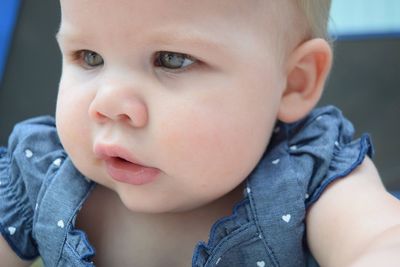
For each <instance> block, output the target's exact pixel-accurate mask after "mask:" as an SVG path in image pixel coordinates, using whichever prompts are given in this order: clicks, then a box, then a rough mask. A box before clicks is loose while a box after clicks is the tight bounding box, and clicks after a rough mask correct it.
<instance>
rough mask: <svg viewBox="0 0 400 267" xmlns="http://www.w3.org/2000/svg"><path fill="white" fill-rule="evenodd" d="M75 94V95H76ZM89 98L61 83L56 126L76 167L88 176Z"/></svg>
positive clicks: (89, 149)
mask: <svg viewBox="0 0 400 267" xmlns="http://www.w3.org/2000/svg"><path fill="white" fill-rule="evenodd" d="M74 92H75V93H74ZM87 103H88V97H84V96H80V95H77V94H76V90H74V89H73V87H70V86H68V85H67V84H64V83H63V82H61V83H60V87H59V93H58V98H57V109H56V125H57V131H58V134H59V137H60V140H61V143H62V145H63V147H64V149H65V150H66V152H67V153H68V155H69V156H70V158H71V160H72V161H73V162H74V164H75V165H76V167H77V168H78V169H79V170H80V171H81V172H83V173H84V174H85V175H87V171H85V170H86V169H87V165H89V164H88V163H87V162H86V161H87V160H85V159H89V158H90V157H88V155H89V151H91V143H90V135H91V130H90V125H89V119H88V115H87V108H88V104H87Z"/></svg>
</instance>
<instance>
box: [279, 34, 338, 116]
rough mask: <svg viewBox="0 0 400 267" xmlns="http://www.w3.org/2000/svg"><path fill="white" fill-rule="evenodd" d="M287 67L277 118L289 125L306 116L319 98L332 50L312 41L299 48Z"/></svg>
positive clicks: (323, 41)
mask: <svg viewBox="0 0 400 267" xmlns="http://www.w3.org/2000/svg"><path fill="white" fill-rule="evenodd" d="M286 62H287V64H286V73H287V74H286V79H287V80H286V89H285V91H284V93H283V95H282V100H281V104H280V108H279V112H278V119H279V120H281V121H283V122H286V123H291V122H294V121H296V120H299V119H301V118H303V117H304V116H306V115H307V114H308V113H309V112H310V111H311V109H313V108H314V107H315V105H316V104H317V102H318V100H319V99H320V97H321V95H322V91H323V88H324V84H325V80H326V78H327V76H328V73H329V71H330V68H331V65H332V49H331V47H330V46H329V44H328V43H327V42H326V41H325V40H323V39H312V40H309V41H306V42H304V43H302V44H301V45H300V46H298V47H297V48H296V49H295V50H294V51H293V52H292V53H291V54H290V55H289V57H288V59H287V61H286Z"/></svg>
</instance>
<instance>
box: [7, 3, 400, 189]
mask: <svg viewBox="0 0 400 267" xmlns="http://www.w3.org/2000/svg"><path fill="white" fill-rule="evenodd" d="M59 17H60V14H59V4H58V1H54V0H41V1H21V3H20V2H19V1H18V0H1V1H0V66H1V67H0V79H1V81H0V129H1V130H0V144H2V145H5V144H6V142H7V137H8V135H9V133H10V131H11V130H12V127H13V125H14V124H15V123H16V122H17V121H20V120H23V119H26V118H29V117H32V116H36V115H42V114H54V109H55V103H56V94H57V85H58V80H59V76H60V71H61V63H60V53H59V51H58V48H57V45H56V42H55V38H54V35H55V33H56V31H57V28H58V25H59V19H60V18H59ZM330 32H331V34H332V35H333V36H334V39H336V41H335V43H334V49H335V62H334V67H333V71H332V74H331V76H330V78H329V81H328V84H327V86H326V91H325V94H324V97H323V99H322V101H321V105H325V104H334V105H336V106H338V107H340V108H341V109H342V110H343V112H344V114H345V115H346V116H347V117H348V118H350V120H351V121H352V122H353V123H354V125H355V127H356V129H357V136H359V135H360V134H361V133H362V132H369V133H370V134H371V136H372V139H373V141H374V144H375V149H376V156H375V162H376V164H377V166H378V168H379V171H380V173H381V176H382V178H383V180H384V182H385V184H386V186H387V187H388V188H389V189H390V190H400V156H399V150H400V140H399V138H400V85H399V84H400V1H398V0H351V1H346V0H333V6H332V23H331V24H330ZM12 33H13V34H12ZM3 67H4V68H3ZM1 74H3V76H2V78H1Z"/></svg>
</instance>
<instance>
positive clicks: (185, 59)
mask: <svg viewBox="0 0 400 267" xmlns="http://www.w3.org/2000/svg"><path fill="white" fill-rule="evenodd" d="M196 61H197V60H196V59H194V58H192V57H190V56H188V55H186V54H182V53H175V52H167V51H161V52H158V53H157V54H156V57H155V62H154V64H155V65H156V66H157V67H162V68H166V69H172V70H175V69H183V68H186V67H188V66H190V65H192V64H193V63H196Z"/></svg>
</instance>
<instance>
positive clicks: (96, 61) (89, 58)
mask: <svg viewBox="0 0 400 267" xmlns="http://www.w3.org/2000/svg"><path fill="white" fill-rule="evenodd" d="M80 58H81V59H82V60H83V63H84V64H85V65H86V66H88V67H90V68H94V67H98V66H100V65H103V64H104V60H103V58H102V56H100V55H99V54H97V53H96V52H94V51H90V50H82V51H80Z"/></svg>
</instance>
